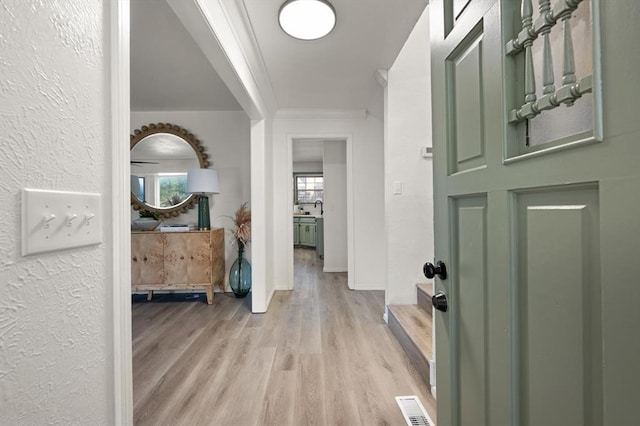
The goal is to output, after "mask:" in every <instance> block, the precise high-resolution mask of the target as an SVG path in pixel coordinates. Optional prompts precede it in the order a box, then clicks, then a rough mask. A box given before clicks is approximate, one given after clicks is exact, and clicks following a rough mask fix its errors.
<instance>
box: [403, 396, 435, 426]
mask: <svg viewBox="0 0 640 426" xmlns="http://www.w3.org/2000/svg"><path fill="white" fill-rule="evenodd" d="M396 402H397V403H398V405H399V406H400V411H402V415H403V416H404V419H405V420H406V422H407V425H408V426H434V424H433V421H432V420H431V418H430V417H429V415H428V414H427V411H426V410H425V409H424V407H423V406H422V404H421V403H420V400H419V399H418V397H417V396H415V395H411V396H396Z"/></svg>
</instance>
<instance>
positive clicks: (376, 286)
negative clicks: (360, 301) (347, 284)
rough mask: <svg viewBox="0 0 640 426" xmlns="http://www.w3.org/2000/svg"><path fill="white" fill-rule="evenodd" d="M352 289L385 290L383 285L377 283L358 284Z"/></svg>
mask: <svg viewBox="0 0 640 426" xmlns="http://www.w3.org/2000/svg"><path fill="white" fill-rule="evenodd" d="M352 290H358V291H386V290H387V289H386V288H384V286H382V287H381V286H379V285H373V286H368V285H364V286H360V285H359V286H358V287H356V288H354V289H352Z"/></svg>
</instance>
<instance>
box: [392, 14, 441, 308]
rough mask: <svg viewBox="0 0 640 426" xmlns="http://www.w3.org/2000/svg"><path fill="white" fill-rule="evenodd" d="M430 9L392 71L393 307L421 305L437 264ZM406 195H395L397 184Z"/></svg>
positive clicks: (421, 18) (399, 55)
mask: <svg viewBox="0 0 640 426" xmlns="http://www.w3.org/2000/svg"><path fill="white" fill-rule="evenodd" d="M429 52H430V51H429V7H428V6H427V8H426V9H425V11H424V12H423V13H422V16H421V17H420V19H419V20H418V23H417V24H416V26H415V27H414V29H413V31H412V32H411V35H410V36H409V38H408V39H407V42H406V43H405V45H404V47H403V48H402V51H401V52H400V54H398V57H397V58H396V61H395V63H394V64H393V66H392V67H391V68H390V69H389V79H388V82H387V88H386V106H385V109H386V114H385V115H386V117H385V127H386V129H385V132H386V135H385V158H384V160H385V183H384V187H385V215H386V224H387V291H386V293H385V297H386V303H387V304H393V303H398V304H406V303H416V286H415V284H416V283H418V282H425V281H428V280H427V279H426V278H425V277H424V275H422V264H423V263H424V262H426V261H427V260H432V259H433V250H434V249H433V175H432V174H433V159H432V158H428V159H425V158H422V156H421V155H420V148H421V147H423V146H431V76H430V73H431V70H430V65H429V55H430V53H429ZM394 182H401V183H402V192H403V193H402V194H401V195H396V194H393V191H392V189H393V183H394Z"/></svg>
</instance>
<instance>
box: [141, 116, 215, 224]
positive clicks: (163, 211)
mask: <svg viewBox="0 0 640 426" xmlns="http://www.w3.org/2000/svg"><path fill="white" fill-rule="evenodd" d="M157 133H170V134H172V135H175V136H178V137H179V138H180V139H182V140H184V141H185V142H186V143H188V144H189V145H190V146H191V147H192V148H193V150H194V151H195V153H196V156H197V157H198V162H199V163H200V168H201V169H206V168H208V167H209V164H210V163H209V160H208V158H209V155H208V154H207V153H206V152H204V147H203V146H202V145H201V144H200V140H198V139H197V138H196V137H195V136H193V134H191V133H190V132H189V131H187V130H186V129H185V128H183V127H180V126H176V125H175V124H170V123H157V124H154V123H151V124H149V125H147V126H142V127H141V128H139V129H136V130H134V131H133V134H132V135H131V143H130V147H129V151H131V150H132V149H133V147H135V146H136V144H137V143H138V142H140V141H142V140H143V139H144V138H146V137H147V136H150V135H154V134H157ZM197 201H198V197H197V196H196V195H195V194H191V195H189V197H187V199H186V200H185V201H183V202H182V203H180V204H178V205H177V206H173V207H166V208H160V207H155V206H151V205H149V204H146V203H143V202H142V201H140V200H139V199H138V198H137V197H136V196H135V195H133V193H131V205H132V206H133V209H134V210H149V211H152V212H157V213H159V214H160V215H162V216H163V217H165V218H169V217H177V216H179V215H180V214H181V213H186V212H187V211H188V210H189V209H192V208H194V206H195V204H196V202H197Z"/></svg>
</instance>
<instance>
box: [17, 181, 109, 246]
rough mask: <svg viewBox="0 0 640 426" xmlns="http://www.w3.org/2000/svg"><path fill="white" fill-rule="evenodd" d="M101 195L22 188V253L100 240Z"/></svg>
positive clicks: (86, 244)
mask: <svg viewBox="0 0 640 426" xmlns="http://www.w3.org/2000/svg"><path fill="white" fill-rule="evenodd" d="M101 211H102V195H101V194H94V193H85V192H67V191H45V190H39V189H23V190H22V255H23V256H26V255H28V254H35V253H42V252H47V251H54V250H62V249H67V248H73V247H82V246H88V245H93V244H100V243H101V242H102V221H101V220H100V219H101Z"/></svg>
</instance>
